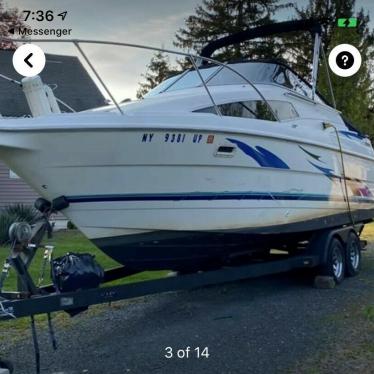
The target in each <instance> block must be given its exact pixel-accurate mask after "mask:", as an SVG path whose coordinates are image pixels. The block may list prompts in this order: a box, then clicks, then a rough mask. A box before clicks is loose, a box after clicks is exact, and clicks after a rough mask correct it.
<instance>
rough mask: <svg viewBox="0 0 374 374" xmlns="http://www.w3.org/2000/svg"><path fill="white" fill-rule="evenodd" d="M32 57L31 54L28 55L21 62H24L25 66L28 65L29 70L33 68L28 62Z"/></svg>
mask: <svg viewBox="0 0 374 374" xmlns="http://www.w3.org/2000/svg"><path fill="white" fill-rule="evenodd" d="M32 55H33V53H29V54H28V55H27V57H26V58H25V59H24V60H23V61H25V62H26V64H27V65H29V66H30V68H32V67H33V65H32V63H31V62H30V61H29V60H30V58H31V57H32Z"/></svg>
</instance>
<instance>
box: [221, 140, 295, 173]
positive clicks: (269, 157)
mask: <svg viewBox="0 0 374 374" xmlns="http://www.w3.org/2000/svg"><path fill="white" fill-rule="evenodd" d="M227 140H228V141H229V142H231V143H233V144H236V145H237V146H238V148H239V149H240V150H241V151H243V152H244V153H245V154H246V155H248V156H249V157H252V158H253V159H254V160H255V161H256V162H257V163H258V164H259V165H260V166H262V167H265V168H277V169H289V168H290V167H289V166H288V165H287V164H286V163H285V162H284V161H283V160H281V159H280V158H279V157H278V156H276V155H275V154H274V153H272V152H270V151H268V150H267V149H265V148H263V147H260V146H256V148H253V147H251V146H250V145H248V144H246V143H243V142H241V141H240V140H236V139H229V138H227Z"/></svg>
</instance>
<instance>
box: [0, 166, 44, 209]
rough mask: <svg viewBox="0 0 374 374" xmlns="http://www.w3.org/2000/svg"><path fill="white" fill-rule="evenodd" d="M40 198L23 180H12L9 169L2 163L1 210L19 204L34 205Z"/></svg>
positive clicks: (0, 175)
mask: <svg viewBox="0 0 374 374" xmlns="http://www.w3.org/2000/svg"><path fill="white" fill-rule="evenodd" d="M38 197H39V196H38V194H37V193H36V192H35V191H33V190H32V189H31V188H30V187H29V186H28V185H27V184H26V183H25V182H24V181H23V180H22V179H17V178H10V177H9V168H8V167H7V166H6V165H5V164H4V163H2V162H0V209H2V208H4V207H5V206H7V205H10V204H17V203H21V204H25V205H34V201H35V199H37V198H38Z"/></svg>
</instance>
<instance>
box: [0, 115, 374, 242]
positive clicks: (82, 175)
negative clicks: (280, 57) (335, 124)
mask: <svg viewBox="0 0 374 374" xmlns="http://www.w3.org/2000/svg"><path fill="white" fill-rule="evenodd" d="M207 117H211V116H206V115H198V114H196V116H195V118H193V119H194V121H192V119H190V120H191V125H190V127H191V128H192V129H190V130H189V129H188V127H189V126H187V125H183V126H180V125H179V126H175V127H174V126H170V125H169V126H167V127H164V128H161V127H160V126H153V127H152V125H151V123H149V124H148V123H147V124H146V126H144V128H146V130H145V129H144V128H141V129H136V126H137V124H136V123H131V118H130V119H128V118H126V117H124V119H125V120H127V121H129V124H128V125H127V127H128V128H126V124H125V125H123V127H122V128H116V125H114V126H113V127H112V128H109V129H108V128H107V127H106V126H108V125H107V124H106V121H105V120H106V119H107V121H108V122H109V123H111V122H112V123H113V121H118V119H120V120H122V117H119V116H117V115H115V114H113V113H110V114H106V115H101V118H102V120H103V122H104V123H103V124H102V126H101V128H100V127H99V126H98V125H96V126H91V127H90V125H89V124H88V125H87V128H83V129H82V126H77V125H75V124H74V123H73V122H72V123H71V125H70V128H67V129H61V128H59V126H58V125H57V124H56V125H54V124H53V123H50V124H48V125H46V126H44V127H43V126H39V128H35V127H34V128H28V129H23V130H19V131H17V130H16V127H13V129H12V130H11V131H9V128H10V127H11V126H12V125H11V124H10V123H9V122H10V121H6V122H7V124H8V123H9V125H8V126H7V128H3V132H2V134H1V135H2V139H3V142H4V143H5V144H4V145H3V146H2V147H1V157H2V158H3V159H4V160H5V162H7V163H8V165H9V166H10V167H11V168H12V170H14V171H15V172H16V173H18V174H19V175H20V176H21V177H23V178H24V179H25V180H26V181H27V182H28V183H29V184H30V185H32V186H33V187H34V188H35V189H36V190H37V191H38V192H39V193H40V194H41V195H42V196H43V197H45V198H47V199H48V200H53V199H55V198H58V197H59V196H65V197H67V198H68V199H73V200H74V199H75V201H72V202H71V203H70V206H69V207H68V208H67V209H65V210H64V214H65V215H66V216H67V217H68V218H69V219H71V220H72V221H73V222H74V223H75V224H76V225H77V226H78V227H79V228H80V229H81V230H82V231H83V232H84V233H85V234H86V235H87V236H88V237H89V238H92V239H94V238H99V237H111V236H122V235H127V234H131V235H132V234H135V233H144V232H149V231H155V230H176V231H179V230H181V231H216V230H243V229H253V228H255V229H261V227H268V226H277V225H285V224H288V223H295V222H301V221H305V220H310V219H314V218H319V217H324V216H329V215H334V214H339V213H344V212H345V211H346V210H347V203H346V202H345V201H344V195H345V190H344V184H343V180H342V179H341V178H339V176H340V177H341V176H342V169H341V160H340V153H339V150H338V149H337V146H336V140H335V141H334V136H332V134H331V133H329V132H328V131H326V130H324V131H323V130H320V139H318V138H317V137H316V136H314V139H313V141H312V142H311V141H309V139H306V138H305V136H303V137H302V136H301V135H302V134H304V131H303V130H305V129H298V128H294V129H292V128H291V127H290V129H289V130H291V129H292V130H293V133H292V132H291V131H289V134H292V137H291V136H290V135H289V134H286V136H285V134H284V133H285V132H284V129H279V126H281V125H279V124H277V123H276V124H269V125H268V128H267V129H264V125H263V123H260V124H259V125H261V128H259V130H257V131H256V121H253V126H252V128H251V130H252V131H253V134H251V133H250V131H249V130H248V128H246V129H245V130H246V133H244V131H243V130H244V129H243V128H242V127H241V126H240V125H242V123H240V122H241V121H238V119H236V118H230V119H228V118H224V119H220V118H215V122H216V129H215V131H214V130H213V129H208V130H207V129H206V128H205V127H200V128H198V124H199V123H201V121H202V120H203V119H204V120H205V121H206V119H207ZM76 118H77V117H76ZM76 118H74V117H73V116H69V115H66V119H65V121H64V122H65V123H66V122H67V121H69V120H70V119H76ZM78 118H79V117H78ZM51 119H52V117H51ZM81 119H82V120H83V121H84V120H86V121H87V122H89V121H90V119H92V115H88V114H87V115H81ZM239 120H240V119H239ZM33 121H34V120H33ZM223 121H226V122H230V121H231V123H226V124H225V125H226V126H225V127H226V128H231V129H232V131H230V132H228V131H222V130H221V129H219V125H220V122H223ZM15 122H17V121H15ZM156 122H157V121H156ZM159 122H161V119H159ZM257 122H263V121H257ZM235 125H236V128H235ZM282 126H285V127H286V128H287V126H288V125H287V124H282ZM178 127H180V128H179V129H177V128H178ZM208 127H209V126H208ZM277 128H278V133H279V134H277V133H276V131H275V130H277ZM235 130H236V131H235ZM265 130H267V131H265ZM0 131H1V129H0ZM281 131H282V133H281ZM260 134H262V135H260ZM172 136H174V137H175V141H174V142H171V140H170V139H171V137H172ZM212 136H213V137H214V140H213V142H212V143H208V138H209V137H212ZM166 137H168V138H169V141H165V139H166ZM178 137H179V138H178ZM282 137H283V138H282ZM323 137H324V138H325V141H324V142H322V139H321V138H323ZM297 138H298V140H295V139H297ZM316 138H317V140H319V141H320V143H321V145H320V146H316V145H315V143H316ZM177 139H179V141H178V140H177ZM182 139H183V141H182ZM289 139H292V141H290V140H289ZM360 141H362V140H360ZM235 142H236V143H235ZM239 142H240V143H239ZM355 142H356V143H357V142H358V140H355V139H354V140H352V139H350V138H347V139H343V143H344V146H345V147H346V151H347V153H346V154H345V155H344V159H345V160H344V161H345V168H346V175H347V177H348V179H349V180H348V181H347V183H348V193H349V197H350V202H351V207H352V209H353V210H355V209H372V208H373V206H374V198H372V196H373V192H374V184H373V181H374V175H373V173H374V168H373V167H372V165H373V160H372V155H371V154H370V153H369V152H368V154H362V155H359V154H357V152H355V151H356V149H355V146H356V147H357V144H355ZM311 143H312V144H311ZM243 144H244V145H247V146H249V147H251V148H252V149H253V150H254V151H255V152H256V150H257V152H259V151H258V149H266V150H267V151H269V152H271V153H272V154H273V155H275V156H276V157H277V158H279V159H280V160H281V162H283V163H284V165H283V164H282V163H281V167H279V165H277V159H276V160H275V164H274V165H273V166H271V165H269V166H263V165H262V166H261V165H259V162H258V160H257V161H256V159H255V158H254V157H251V156H250V155H248V154H246V150H245V149H243ZM9 145H10V146H9ZM238 145H241V146H242V149H241V148H240V146H238ZM220 146H227V147H234V150H233V152H232V154H229V155H226V154H220V153H217V150H218V148H219V147H220ZM256 147H261V148H256ZM368 150H370V149H369V147H368ZM307 152H309V153H307ZM310 154H313V155H315V156H318V160H317V159H316V158H315V157H314V158H313V157H312V156H311V155H310ZM273 161H274V160H272V159H271V157H270V163H271V162H273ZM278 163H279V162H278ZM285 165H286V166H287V167H286V166H285ZM326 170H330V171H329V173H330V174H331V176H329V175H328V173H327V172H326ZM324 171H325V172H324ZM95 198H97V201H95ZM100 199H102V200H100Z"/></svg>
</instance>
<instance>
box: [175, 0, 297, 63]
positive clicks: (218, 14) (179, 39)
mask: <svg viewBox="0 0 374 374" xmlns="http://www.w3.org/2000/svg"><path fill="white" fill-rule="evenodd" d="M280 3H281V2H280V1H279V0H263V1H259V0H257V1H253V0H203V2H202V4H201V5H198V6H197V7H196V8H195V14H193V15H190V16H189V17H187V19H186V22H185V23H186V25H185V27H184V28H180V29H179V30H178V32H177V33H176V35H175V37H176V40H175V42H174V45H175V46H176V47H179V48H182V49H185V50H186V49H187V50H191V51H193V52H196V53H199V52H200V51H201V49H202V48H203V47H204V46H205V45H206V44H207V43H209V42H211V41H214V40H217V39H219V38H221V37H223V36H226V35H228V34H232V33H235V32H238V31H243V30H245V29H248V28H252V27H256V26H261V25H265V24H269V23H272V22H274V21H273V16H274V15H275V14H276V13H277V12H278V11H279V10H281V9H285V8H288V7H291V6H292V4H291V3H284V2H283V4H280ZM283 51H284V50H283V47H282V44H280V43H279V42H277V40H274V38H273V39H266V41H265V43H264V42H259V41H250V42H245V43H240V44H238V45H234V46H228V47H225V48H222V50H220V51H218V52H217V53H216V54H215V55H214V58H216V59H217V60H221V61H227V60H230V59H237V58H242V57H251V58H268V57H276V56H277V55H280V54H282V53H283Z"/></svg>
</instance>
